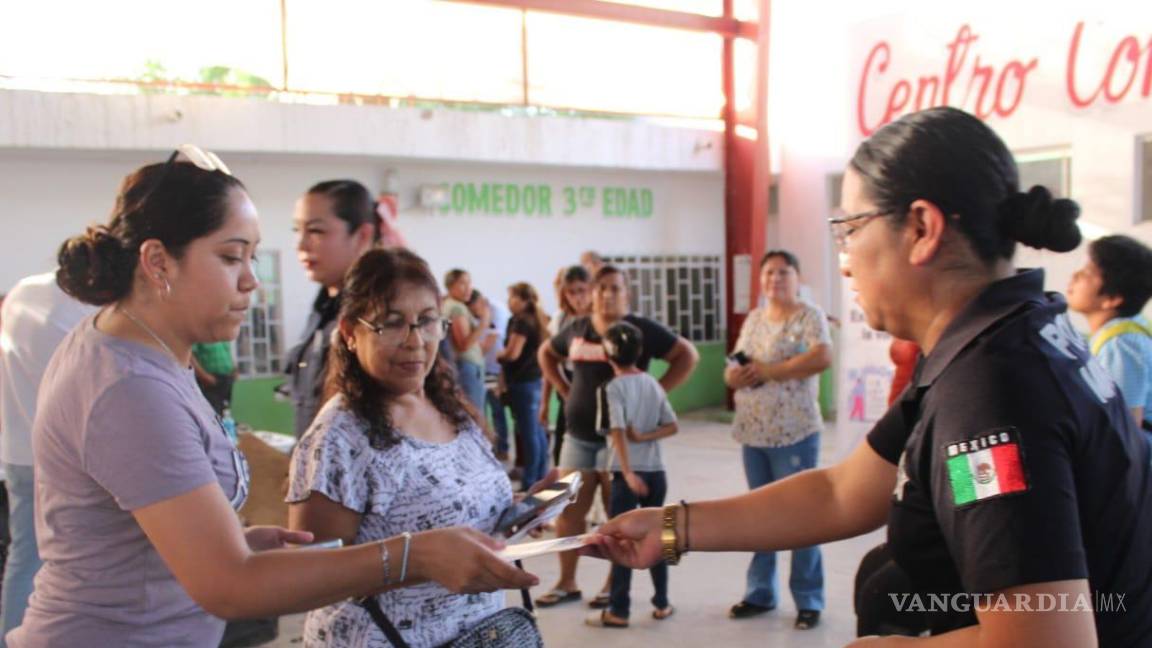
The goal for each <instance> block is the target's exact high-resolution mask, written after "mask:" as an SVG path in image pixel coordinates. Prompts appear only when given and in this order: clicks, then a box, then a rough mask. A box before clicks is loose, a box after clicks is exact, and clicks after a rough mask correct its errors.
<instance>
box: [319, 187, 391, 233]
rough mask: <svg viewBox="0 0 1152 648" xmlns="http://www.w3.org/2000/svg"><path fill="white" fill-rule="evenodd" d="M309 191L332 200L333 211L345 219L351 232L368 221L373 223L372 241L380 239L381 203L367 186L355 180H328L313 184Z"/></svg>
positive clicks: (337, 216)
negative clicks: (379, 203)
mask: <svg viewBox="0 0 1152 648" xmlns="http://www.w3.org/2000/svg"><path fill="white" fill-rule="evenodd" d="M308 193H309V194H312V195H317V196H325V197H327V198H328V200H330V201H332V213H333V214H335V215H336V218H339V219H340V220H342V221H344V223H345V224H346V225H347V227H348V233H349V234H351V233H352V232H355V231H356V228H358V227H360V226H361V225H363V224H365V223H368V224H371V225H372V242H373V243H377V242H379V241H380V214H379V212H378V211H377V208H378V207H379V205H378V203H377V202H376V200H375V199H373V198H372V194H371V193H369V191H368V189H367V187H365V186H364V185H362V184H360V183H359V182H356V181H355V180H326V181H324V182H318V183H316V184H314V185H312V188H310V189H309V190H308Z"/></svg>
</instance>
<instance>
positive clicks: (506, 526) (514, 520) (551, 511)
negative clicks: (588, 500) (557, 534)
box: [493, 472, 580, 540]
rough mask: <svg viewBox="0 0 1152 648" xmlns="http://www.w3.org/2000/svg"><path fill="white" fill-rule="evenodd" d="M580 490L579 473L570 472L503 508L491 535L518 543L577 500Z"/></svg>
mask: <svg viewBox="0 0 1152 648" xmlns="http://www.w3.org/2000/svg"><path fill="white" fill-rule="evenodd" d="M579 491H580V473H578V472H576V473H572V474H571V475H568V476H567V477H565V478H564V479H561V480H559V481H557V482H555V483H553V484H550V485H549V486H547V487H546V488H544V489H542V490H540V491H537V492H535V493H533V494H531V495H529V496H527V497H525V498H524V499H522V500H520V501H519V502H515V503H514V504H512V506H509V507H508V508H506V509H504V512H503V513H501V514H500V518H499V519H498V520H497V521H496V530H495V532H494V533H493V535H496V536H500V537H504V538H507V539H509V540H517V539H519V538H522V537H524V536H525V535H526V534H527V533H528V532H529V531H531V530H532V529H535V528H536V527H538V526H540V525H542V524H544V523H546V522H548V521H550V520H553V519H555V518H556V517H557V516H558V515H560V512H561V511H563V510H564V508H565V507H566V506H568V505H569V504H571V503H572V502H574V501H576V494H577V493H578V492H579Z"/></svg>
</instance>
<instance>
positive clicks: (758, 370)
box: [724, 250, 832, 630]
mask: <svg viewBox="0 0 1152 648" xmlns="http://www.w3.org/2000/svg"><path fill="white" fill-rule="evenodd" d="M760 292H761V293H762V294H763V295H764V297H765V298H766V302H765V305H764V306H763V307H761V308H757V309H755V310H753V311H752V312H751V313H749V314H748V317H747V318H745V320H744V324H743V326H741V327H740V336H739V338H737V340H736V346H735V347H734V348H733V354H732V356H731V358H732V359H731V360H729V362H728V366H727V368H726V369H725V370H724V382H725V383H726V384H727V385H728V386H729V387H730V388H732V390H733V391H734V394H733V400H734V401H735V403H736V416H735V418H734V419H733V421H732V436H733V438H735V439H736V440H737V441H738V442H739V443H740V446H741V457H742V459H743V463H744V475H745V477H746V478H747V480H748V487H749V488H752V489H756V488H759V487H761V486H763V485H765V484H770V483H772V482H774V481H777V480H780V479H784V478H785V477H787V476H789V475H792V474H795V473H798V472H800V471H802V470H809V469H812V468H815V467H816V459H817V457H818V456H819V454H820V431H821V430H823V429H824V420H823V418H821V416H820V405H819V404H818V403H817V400H816V397H817V392H818V390H819V384H818V381H819V375H820V372H822V371H824V370H825V369H827V368H828V367H829V366H831V364H832V350H831V346H832V339H831V336H830V335H829V334H828V320H827V317H825V315H824V311H822V310H820V307H819V306H816V305H815V304H812V303H809V302H807V301H804V300H802V299H800V261H799V259H797V258H796V256H795V255H793V254H792V253H791V252H788V251H787V250H770V251H768V253H767V254H765V255H764V258H763V259H762V260H761V261H760ZM776 581H777V578H776V553H775V552H772V551H758V552H756V554H755V555H754V556H753V557H752V562H751V564H749V565H748V573H747V587H746V589H745V590H744V596H743V597H742V598H741V599H740V601H739V602H738V603H736V604H735V605H733V606H732V608H731V609H730V610H729V611H728V615H729V616H730V617H731V618H733V619H744V618H748V617H752V616H756V615H759V614H763V613H765V612H768V611H769V610H773V609H775V608H776V606H777V604H778V603H779V600H778V596H777V593H776V588H777V583H776ZM788 585H789V588H790V589H791V591H792V600H793V601H794V602H795V603H796V610H797V616H796V621H795V623H794V626H795V627H796V629H798V630H808V629H810V628H813V627H815V626H816V625H817V624H818V623H819V622H820V611H821V610H823V609H824V566H823V563H822V561H821V558H820V548H819V547H818V546H812V547H800V548H797V549H794V550H793V551H792V567H791V570H790V577H789V580H788Z"/></svg>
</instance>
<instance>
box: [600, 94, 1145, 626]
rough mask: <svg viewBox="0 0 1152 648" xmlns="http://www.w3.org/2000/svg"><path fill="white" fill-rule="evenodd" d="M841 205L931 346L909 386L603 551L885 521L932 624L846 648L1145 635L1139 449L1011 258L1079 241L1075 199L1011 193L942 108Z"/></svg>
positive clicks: (835, 530) (853, 266)
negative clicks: (826, 435) (798, 454)
mask: <svg viewBox="0 0 1152 648" xmlns="http://www.w3.org/2000/svg"><path fill="white" fill-rule="evenodd" d="M841 207H842V209H843V213H842V214H840V215H837V217H835V218H833V219H831V224H832V227H833V232H832V233H833V237H834V239H835V241H836V242H837V243H838V245H839V247H840V252H841V272H842V274H843V275H844V276H845V277H846V278H848V279H849V283H850V286H851V288H852V289H853V290H854V291H855V292H856V301H857V303H858V304H859V305H860V308H861V310H863V312H864V315H865V317H866V318H867V321H868V324H869V325H870V326H871V327H872V328H874V329H877V330H880V331H886V332H888V333H890V334H892V335H893V336H894V337H897V338H900V339H904V340H910V341H912V342H915V343H916V344H918V345H919V346H920V347H921V349H922V350H923V354H924V358H923V360H922V361H921V362H920V364H919V366H918V367H917V370H916V373H915V375H914V376H913V377H912V381H911V384H910V385H909V388H908V389H907V390H905V392H904V393H903V395H902V396H901V398H900V399H899V400H897V402H896V403H895V404H894V405H893V406H892V408H891V409H890V410H889V411H888V413H887V414H885V416H884V417H883V418H882V419H881V420H880V421H879V422H878V423H877V424H876V426H875V427H874V428H873V429H872V431H871V432H870V433H869V434H868V437H867V442H866V443H862V444H860V445H859V446H858V447H857V448H856V449H855V450H854V451H853V452H852V454H851V455H850V456H849V457H848V458H847V459H845V460H844V461H842V462H841V463H840V464H838V465H834V466H830V467H827V468H820V469H816V470H808V471H804V472H801V473H799V474H796V475H793V476H791V477H788V478H787V479H783V480H780V481H777V482H775V483H773V484H769V485H767V486H764V487H762V488H760V489H757V490H755V491H752V492H751V493H749V494H746V495H742V496H738V497H734V498H729V499H723V500H716V501H712V502H700V503H691V504H684V505H681V506H673V507H671V508H670V509H668V510H667V511H665V512H663V513H662V511H660V510H652V509H649V510H641V511H636V512H632V513H628V514H626V515H623V516H621V517H619V518H616V519H615V520H612V521H611V522H609V523H608V524H606V525H605V526H604V527H603V528H602V530H601V533H602V536H601V537H600V545H599V547H598V551H600V552H601V553H603V554H605V555H608V556H610V557H611V558H612V559H613V560H616V561H619V562H622V563H624V564H626V565H630V566H632V567H647V566H649V565H651V564H652V563H654V562H656V561H657V560H660V559H661V558H662V557H667V558H670V559H672V560H673V561H675V560H676V559H678V558H679V556H680V555H682V554H683V553H685V552H686V551H687V550H688V549H689V548H691V549H692V550H696V551H771V550H781V549H794V548H797V547H805V546H810V545H814V544H819V543H824V542H832V541H835V540H840V539H843V538H848V537H852V536H856V535H860V534H863V533H867V532H869V531H872V530H874V529H877V528H879V527H881V526H883V525H884V524H887V525H888V548H889V551H890V552H891V556H892V558H893V560H894V561H895V563H896V564H897V565H898V566H899V567H900V568H901V569H902V570H903V571H904V572H905V573H906V574H907V575H908V577H909V578H910V580H911V582H912V585H913V588H914V591H912V592H888V593H887V594H888V596H883V593H881V594H878V595H877V597H878V598H883V599H886V600H881V601H876V603H877V604H878V605H882V606H888V607H890V608H892V607H895V608H897V609H902V610H905V611H906V610H908V609H913V610H920V611H923V610H927V615H926V617H927V622H928V627H929V629H930V631H931V633H932V636H929V637H866V638H862V639H860V640H859V641H858V642H856V643H853V644H852V645H853V646H889V645H891V646H921V645H922V646H980V647H991V646H994V647H1008V646H1012V647H1014V648H1015V647H1020V646H1037V647H1040V646H1043V647H1045V648H1050V647H1053V646H1063V647H1069V648H1071V647H1077V648H1079V647H1087V646H1096V645H1101V646H1117V647H1119V646H1149V645H1152V552H1150V549H1149V547H1152V499H1150V495H1152V490H1150V489H1152V466H1150V459H1152V457H1150V454H1149V452H1150V451H1149V444H1148V443H1147V442H1146V441H1145V440H1144V438H1143V437H1142V436H1141V432H1140V430H1139V428H1138V427H1137V426H1136V424H1135V422H1134V420H1133V419H1132V417H1131V416H1130V415H1129V413H1128V411H1127V408H1126V406H1125V404H1124V400H1123V398H1121V397H1120V395H1119V393H1118V390H1117V389H1116V386H1115V385H1114V384H1113V383H1112V381H1111V380H1110V379H1109V377H1108V375H1107V374H1106V373H1105V372H1104V371H1103V369H1101V368H1100V366H1099V365H1097V364H1096V363H1095V362H1094V361H1092V360H1091V356H1090V353H1089V350H1088V347H1087V345H1086V343H1085V341H1084V339H1083V338H1081V337H1080V336H1079V334H1077V332H1076V331H1075V329H1073V327H1072V326H1071V324H1070V323H1069V321H1068V318H1067V315H1066V310H1067V304H1066V303H1065V301H1064V298H1063V297H1062V296H1061V295H1059V294H1057V293H1045V292H1044V272H1043V271H1042V270H1017V269H1016V268H1015V267H1014V266H1013V263H1012V257H1013V253H1014V252H1015V249H1016V244H1017V243H1024V244H1025V245H1028V246H1031V247H1034V248H1038V249H1046V250H1052V251H1055V252H1064V251H1068V250H1071V249H1073V248H1075V247H1076V246H1077V245H1078V244H1079V242H1080V231H1079V229H1078V228H1077V225H1076V218H1077V216H1078V215H1079V208H1078V207H1077V205H1076V203H1074V202H1072V201H1070V200H1066V199H1055V198H1053V196H1052V195H1051V194H1050V193H1049V191H1048V190H1047V189H1045V188H1043V187H1030V188H1021V187H1019V186H1018V175H1017V169H1016V164H1015V162H1014V160H1013V157H1012V154H1011V153H1010V152H1009V150H1008V148H1007V147H1006V146H1005V145H1004V142H1003V141H1001V140H1000V138H999V137H998V136H997V135H996V134H995V133H994V132H993V131H992V130H991V129H990V128H989V127H988V126H987V125H985V124H984V123H983V122H981V121H979V120H978V119H976V118H975V117H973V116H971V115H969V114H967V113H964V112H962V111H960V110H956V109H954V108H947V107H943V108H933V109H930V110H925V111H922V112H917V113H913V114H910V115H907V116H905V117H902V118H900V119H898V120H897V121H895V122H893V123H891V124H888V125H887V126H885V127H883V128H882V129H880V130H879V131H877V132H876V134H875V135H873V136H872V137H871V138H870V139H868V140H866V141H865V142H863V143H862V144H860V146H859V148H858V149H857V150H856V154H855V156H853V158H852V161H851V163H850V164H849V166H848V169H847V171H846V172H845V175H844V184H843V191H842V198H841ZM764 378H765V379H766V380H772V379H774V377H773V376H771V375H766V376H764ZM664 519H668V520H670V522H669V525H668V526H669V527H670V528H671V530H672V532H671V533H666V534H665V536H664V537H663V538H662V537H661V528H662V521H663V520H664ZM941 600H943V601H946V602H947V604H945V605H939V604H937V603H938V602H939V601H941ZM901 606H902V607H901Z"/></svg>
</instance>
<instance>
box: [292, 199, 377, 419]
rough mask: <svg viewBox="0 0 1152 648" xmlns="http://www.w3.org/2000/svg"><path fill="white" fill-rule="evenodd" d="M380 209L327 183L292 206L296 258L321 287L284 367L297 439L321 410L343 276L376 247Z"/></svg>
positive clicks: (375, 204)
mask: <svg viewBox="0 0 1152 648" xmlns="http://www.w3.org/2000/svg"><path fill="white" fill-rule="evenodd" d="M379 211H380V205H379V204H378V203H376V202H375V201H374V200H373V199H372V194H370V193H369V192H368V189H367V188H366V187H365V186H364V185H362V184H360V183H359V182H356V181H355V180H327V181H325V182H320V183H317V184H315V185H313V186H312V188H311V189H309V190H308V192H307V193H306V194H304V195H303V196H302V197H301V198H300V199H299V200H297V201H296V213H295V214H294V215H293V217H292V220H293V223H292V231H293V232H295V233H296V255H297V257H299V259H300V263H301V265H303V266H304V272H306V273H307V274H308V278H309V279H311V280H312V281H315V282H316V283H318V284H320V290H319V291H318V292H317V293H316V298H315V299H314V300H313V302H312V310H311V311H310V312H309V314H308V321H307V323H306V324H305V325H304V333H303V334H302V335H301V336H300V342H299V343H297V345H296V346H295V347H293V348H292V349H291V350H290V351H289V352H288V356H287V360H286V361H285V363H284V365H285V371H287V373H288V374H289V379H288V388H289V389H288V391H289V392H290V393H291V397H292V402H293V404H294V405H295V414H296V428H295V429H296V437H297V438H299V437H300V435H302V434H304V431H305V430H307V429H308V426H309V425H311V423H312V419H313V418H315V416H316V412H317V411H318V410H319V409H320V406H321V405H323V404H324V400H323V390H324V379H325V375H326V369H327V362H328V349H329V347H330V346H331V343H332V331H333V330H334V329H335V328H336V315H337V313H339V312H340V288H341V286H342V285H343V283H344V274H345V273H346V272H348V268H350V267H351V266H352V263H353V262H355V261H356V259H358V258H360V255H361V254H364V253H365V252H367V251H368V250H370V249H372V248H373V247H375V246H376V245H378V244H379V242H380V240H381V239H380V237H381V226H382V224H383V220H382V218H381V216H380V214H379Z"/></svg>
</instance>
